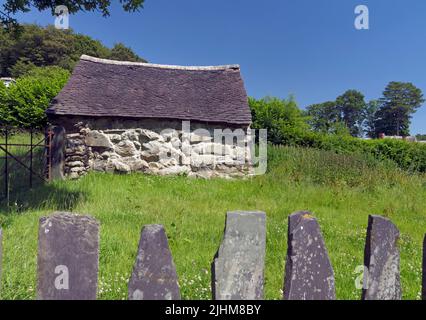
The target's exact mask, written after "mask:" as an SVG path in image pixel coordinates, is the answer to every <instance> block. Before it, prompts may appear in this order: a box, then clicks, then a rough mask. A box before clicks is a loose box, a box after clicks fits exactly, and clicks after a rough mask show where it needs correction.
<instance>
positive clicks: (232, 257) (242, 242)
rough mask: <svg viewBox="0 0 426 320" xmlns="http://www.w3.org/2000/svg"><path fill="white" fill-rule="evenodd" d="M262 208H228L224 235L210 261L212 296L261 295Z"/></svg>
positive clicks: (247, 297) (256, 297)
mask: <svg viewBox="0 0 426 320" xmlns="http://www.w3.org/2000/svg"><path fill="white" fill-rule="evenodd" d="M265 246H266V215H265V213H264V212H228V214H227V218H226V226H225V235H224V238H223V242H222V244H221V246H220V248H219V251H218V252H217V254H216V256H215V259H214V261H213V264H212V293H213V299H215V300H261V299H263V286H264V268H265Z"/></svg>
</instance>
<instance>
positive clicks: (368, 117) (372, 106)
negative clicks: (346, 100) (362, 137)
mask: <svg viewBox="0 0 426 320" xmlns="http://www.w3.org/2000/svg"><path fill="white" fill-rule="evenodd" d="M379 106H380V102H379V101H378V100H371V101H369V102H368V103H367V104H366V105H365V109H364V114H363V118H364V122H363V127H364V133H365V134H366V135H367V136H368V137H370V138H376V137H377V133H376V118H377V111H378V110H379Z"/></svg>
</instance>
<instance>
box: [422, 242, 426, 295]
mask: <svg viewBox="0 0 426 320" xmlns="http://www.w3.org/2000/svg"><path fill="white" fill-rule="evenodd" d="M422 274H423V278H422V300H426V235H425V237H424V239H423V263H422Z"/></svg>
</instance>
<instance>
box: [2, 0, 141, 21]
mask: <svg viewBox="0 0 426 320" xmlns="http://www.w3.org/2000/svg"><path fill="white" fill-rule="evenodd" d="M120 3H121V4H122V7H123V9H124V10H125V11H127V12H135V11H138V10H139V9H141V8H143V4H144V0H120ZM60 5H65V6H66V7H67V8H68V11H69V13H71V14H73V13H77V12H79V11H100V12H101V13H102V15H103V16H105V17H106V16H109V15H110V11H109V8H110V6H111V0H50V1H46V0H6V1H5V3H4V4H3V9H2V10H0V23H1V24H3V25H6V26H8V25H11V24H16V20H15V19H14V18H13V15H15V14H16V13H18V12H28V11H30V10H31V7H33V8H35V9H37V10H39V11H44V10H51V11H52V13H54V11H55V8H56V7H57V6H60Z"/></svg>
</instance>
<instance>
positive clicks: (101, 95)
mask: <svg viewBox="0 0 426 320" xmlns="http://www.w3.org/2000/svg"><path fill="white" fill-rule="evenodd" d="M46 113H47V114H48V115H80V116H91V117H102V116H117V117H131V118H167V119H180V120H196V121H203V122H221V123H229V124H241V125H242V124H244V125H248V124H250V123H251V113H250V109H249V106H248V101H247V94H246V91H245V88H244V83H243V80H242V78H241V75H240V68H239V66H238V65H228V66H217V67H182V66H166V65H156V64H148V63H138V62H120V61H112V60H105V59H98V58H93V57H89V56H85V55H83V56H82V57H81V58H80V61H79V63H78V64H77V66H76V67H75V68H74V72H73V74H72V76H71V78H70V80H69V81H68V83H67V84H66V85H65V87H64V88H63V90H62V91H61V92H60V93H59V94H58V95H57V96H56V98H55V99H54V100H53V101H52V103H51V105H50V107H49V109H48V110H47V111H46Z"/></svg>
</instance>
